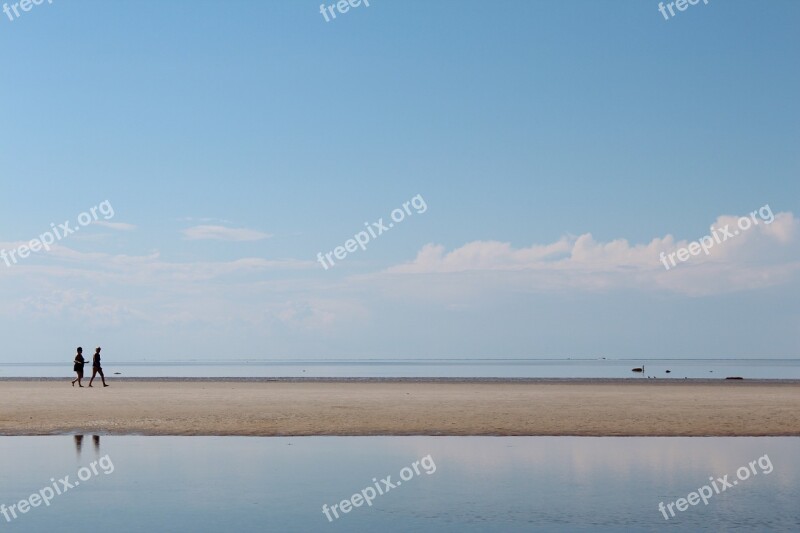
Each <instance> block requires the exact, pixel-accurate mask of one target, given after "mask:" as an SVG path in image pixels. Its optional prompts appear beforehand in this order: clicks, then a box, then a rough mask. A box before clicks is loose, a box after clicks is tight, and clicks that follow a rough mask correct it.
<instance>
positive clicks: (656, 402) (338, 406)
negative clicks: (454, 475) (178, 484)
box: [0, 380, 800, 436]
mask: <svg viewBox="0 0 800 533" xmlns="http://www.w3.org/2000/svg"><path fill="white" fill-rule="evenodd" d="M109 383H110V385H111V386H110V387H108V388H105V389H104V388H103V387H102V384H100V385H99V386H98V384H97V383H95V387H94V388H91V389H90V388H84V389H79V388H78V387H77V386H76V387H75V388H73V387H71V386H70V384H69V381H68V380H65V381H23V380H19V381H17V380H8V381H0V434H2V435H46V434H59V433H90V434H91V433H98V434H114V435H122V434H142V435H262V436H268V435H293V436H294V435H297V436H299V435H593V436H606V435H609V436H610V435H625V436H634V435H639V436H652V435H658V436H699V435H708V436H711V435H713V436H736V435H741V436H744V435H751V436H758V435H800V385H798V383H797V382H763V381H762V382H748V381H736V382H732V381H727V382H726V381H716V382H711V381H702V382H695V381H691V380H689V381H669V382H668V381H666V380H660V381H655V380H559V381H527V382H502V381H499V382H498V381H491V382H475V381H471V382H464V381H446V382H430V381H422V382H420V381H391V380H387V381H381V382H376V381H368V382H355V381H314V380H305V381H288V382H283V381H279V382H276V381H260V382H254V381H222V380H220V381H213V380H206V381H166V380H165V381H146V380H142V381H135V380H131V381H127V380H109Z"/></svg>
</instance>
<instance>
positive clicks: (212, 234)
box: [183, 225, 272, 242]
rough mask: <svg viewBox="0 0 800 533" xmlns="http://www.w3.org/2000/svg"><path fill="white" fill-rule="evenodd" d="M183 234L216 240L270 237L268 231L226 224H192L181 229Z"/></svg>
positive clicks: (254, 239) (187, 236)
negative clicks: (227, 225)
mask: <svg viewBox="0 0 800 533" xmlns="http://www.w3.org/2000/svg"><path fill="white" fill-rule="evenodd" d="M183 235H184V236H185V237H186V238H187V239H189V240H191V241H198V240H217V241H236V242H241V241H260V240H262V239H267V238H269V237H272V235H270V234H269V233H264V232H261V231H257V230H253V229H247V228H229V227H226V226H212V225H202V226H193V227H191V228H187V229H185V230H183Z"/></svg>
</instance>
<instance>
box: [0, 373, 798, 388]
mask: <svg viewBox="0 0 800 533" xmlns="http://www.w3.org/2000/svg"><path fill="white" fill-rule="evenodd" d="M73 379H75V376H74V375H72V376H67V375H65V376H64V377H63V378H58V377H37V376H23V377H0V383H2V382H14V381H20V382H31V381H33V382H36V381H44V382H64V381H71V380H73ZM87 379H88V378H87ZM106 379H107V380H108V382H109V383H111V382H112V381H122V382H140V383H142V382H149V381H152V382H157V383H164V382H175V383H193V382H197V383H213V382H217V381H218V382H223V383H527V384H537V383H565V384H566V383H569V384H593V383H598V384H600V383H610V384H613V383H621V384H628V383H646V384H648V385H681V384H695V385H696V384H704V385H711V384H718V383H735V384H737V385H739V386H741V385H743V384H746V383H748V384H762V385H764V384H787V385H800V379H765V378H758V379H751V378H743V379H741V380H739V379H736V380H731V379H726V378H673V377H668V378H664V377H661V378H657V379H652V378H647V377H641V376H639V377H630V378H506V377H405V378H404V377H244V376H241V377H216V376H209V377H202V376H194V377H178V376H160V377H125V376H114V375H111V374H109V375H107V376H106Z"/></svg>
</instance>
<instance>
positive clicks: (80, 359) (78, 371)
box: [72, 346, 88, 388]
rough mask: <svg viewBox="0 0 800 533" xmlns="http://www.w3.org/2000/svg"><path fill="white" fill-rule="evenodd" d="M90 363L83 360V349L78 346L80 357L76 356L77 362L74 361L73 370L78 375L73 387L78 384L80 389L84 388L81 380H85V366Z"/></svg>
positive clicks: (73, 381)
mask: <svg viewBox="0 0 800 533" xmlns="http://www.w3.org/2000/svg"><path fill="white" fill-rule="evenodd" d="M86 363H88V361H87V360H86V359H84V358H83V348H81V347H80V346H78V355H76V356H75V360H74V361H73V365H72V370H74V371H75V373H76V374H77V375H78V377H76V378H75V379H73V380H72V386H73V387H74V386H75V382H76V381H77V382H78V387H81V388H82V387H83V385H81V380H82V379H83V365H85V364H86Z"/></svg>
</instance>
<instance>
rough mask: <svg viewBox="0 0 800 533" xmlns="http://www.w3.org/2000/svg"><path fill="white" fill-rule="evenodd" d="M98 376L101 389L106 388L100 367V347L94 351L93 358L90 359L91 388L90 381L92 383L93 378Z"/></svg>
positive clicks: (104, 377)
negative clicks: (100, 381) (101, 382)
mask: <svg viewBox="0 0 800 533" xmlns="http://www.w3.org/2000/svg"><path fill="white" fill-rule="evenodd" d="M97 374H100V378H101V379H102V380H103V387H108V385H106V376H105V374H103V367H101V366H100V347H99V346H98V347H97V349H96V350H95V351H94V357H92V379H90V380H89V386H90V387H91V386H92V381H94V377H95V376H96V375H97Z"/></svg>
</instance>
